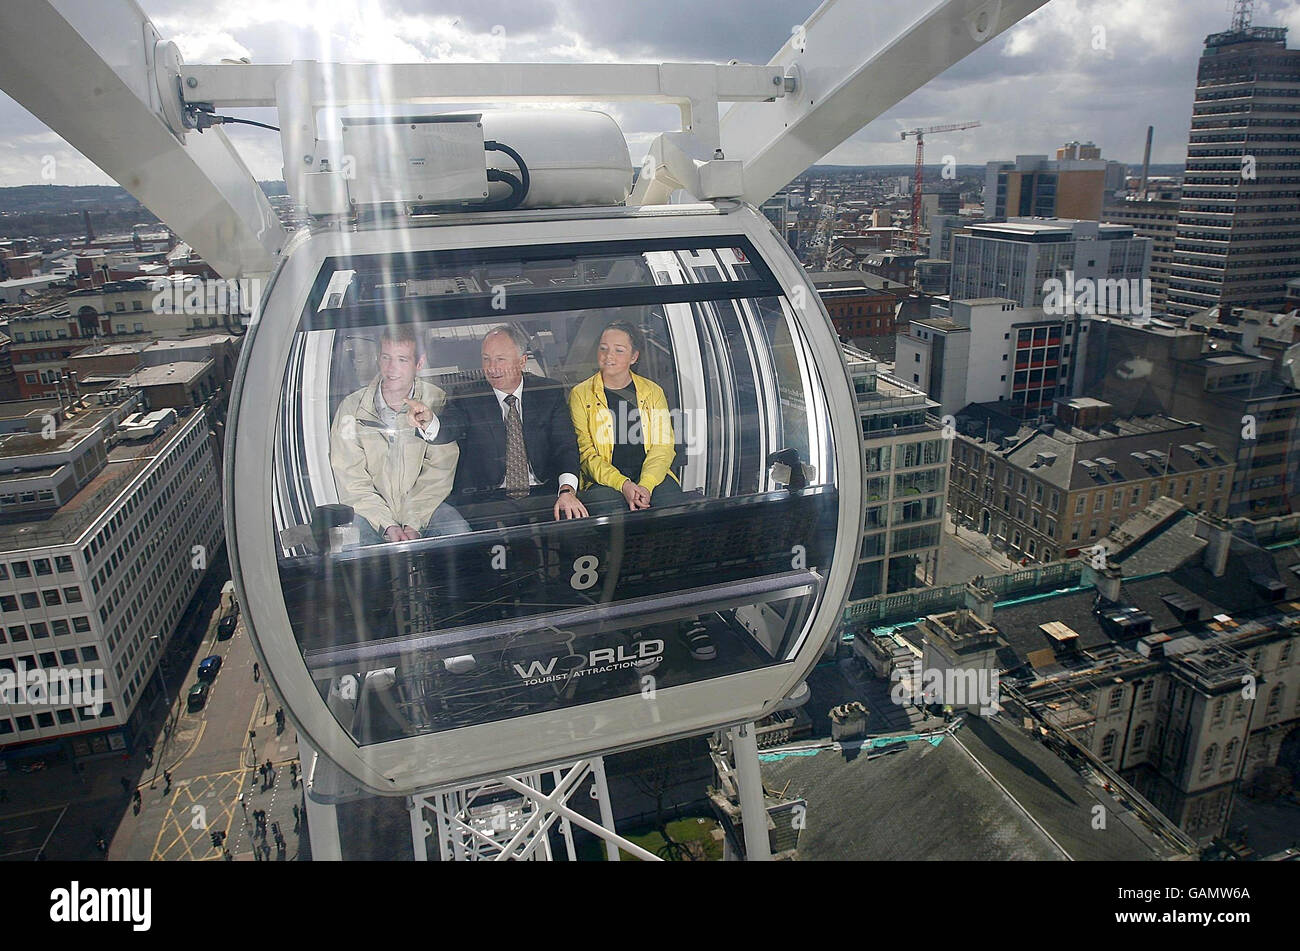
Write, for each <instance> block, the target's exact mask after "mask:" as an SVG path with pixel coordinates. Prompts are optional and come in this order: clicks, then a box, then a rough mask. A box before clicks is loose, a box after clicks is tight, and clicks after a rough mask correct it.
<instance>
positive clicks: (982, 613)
mask: <svg viewBox="0 0 1300 951" xmlns="http://www.w3.org/2000/svg"><path fill="white" fill-rule="evenodd" d="M963 600H964V603H965V607H966V610H968V611H970V613H971V614H973V615H974V616H975V617H977V618H979V619H980V620H981V621H983V622H984V623H985V624H992V623H993V605H994V603H995V601H994V594H993V592H992V591H991V590H990V589H989V588H986V587H984V578H983V576H976V577H975V578H972V579H971V580H970V581H968V582H967V583H966V591H965V593H964V595H963Z"/></svg>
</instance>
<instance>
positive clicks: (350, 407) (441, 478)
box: [330, 325, 470, 545]
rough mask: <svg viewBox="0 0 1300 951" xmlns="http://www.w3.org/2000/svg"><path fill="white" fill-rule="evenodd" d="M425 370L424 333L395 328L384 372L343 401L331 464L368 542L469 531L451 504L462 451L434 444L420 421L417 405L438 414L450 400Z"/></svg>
mask: <svg viewBox="0 0 1300 951" xmlns="http://www.w3.org/2000/svg"><path fill="white" fill-rule="evenodd" d="M423 367H424V353H423V349H422V346H421V343H420V339H419V335H418V333H417V332H416V331H415V330H414V329H413V328H411V327H410V326H407V325H402V326H397V327H389V328H388V329H386V330H385V331H384V334H383V337H382V338H381V339H380V347H379V375H378V376H376V377H375V379H373V380H372V381H370V383H369V384H368V385H366V386H364V387H362V388H361V389H360V390H357V391H356V392H355V393H353V394H351V395H350V396H348V397H347V398H346V399H344V400H343V402H342V403H341V404H340V405H339V409H338V412H337V413H336V414H335V416H334V425H333V427H332V428H331V430H330V464H331V466H332V467H333V469H334V481H335V484H336V485H337V487H338V493H339V501H340V502H341V503H343V504H344V505H350V506H352V508H353V510H354V511H355V512H356V522H357V525H358V528H359V530H360V534H361V544H363V545H375V544H379V543H380V542H400V541H411V540H414V539H417V538H420V537H422V536H423V537H429V536H432V535H454V534H457V533H460V532H468V531H469V530H470V529H469V526H468V525H467V524H466V522H465V520H464V519H463V518H461V517H460V515H459V514H458V513H457V512H456V510H455V509H454V508H452V507H451V506H450V505H448V504H446V499H447V496H448V494H449V493H450V492H451V489H452V483H453V481H454V479H455V477H456V462H457V459H458V458H459V456H460V450H459V449H458V448H457V447H456V445H454V444H449V443H444V444H441V445H435V444H434V443H432V442H431V441H429V439H428V438H426V437H425V435H424V434H423V433H421V432H420V430H419V428H418V427H417V426H416V425H414V422H413V416H414V414H413V413H412V411H411V410H412V407H413V406H416V405H418V406H420V407H424V408H425V411H426V412H432V413H436V412H438V411H439V410H441V409H442V408H443V406H444V405H445V403H446V399H447V395H446V394H445V393H444V392H443V391H442V390H441V389H439V388H438V387H436V386H434V385H433V384H432V383H426V382H425V381H423V380H419V379H417V378H416V374H417V373H418V372H419V371H420V370H421V369H422V368H423Z"/></svg>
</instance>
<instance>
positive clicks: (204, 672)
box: [199, 654, 221, 682]
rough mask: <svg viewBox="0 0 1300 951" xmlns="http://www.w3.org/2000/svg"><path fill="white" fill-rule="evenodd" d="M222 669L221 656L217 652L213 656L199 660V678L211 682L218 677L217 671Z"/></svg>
mask: <svg viewBox="0 0 1300 951" xmlns="http://www.w3.org/2000/svg"><path fill="white" fill-rule="evenodd" d="M220 669H221V658H220V657H218V656H217V655H216V654H213V655H212V656H211V657H205V658H203V660H201V661H199V680H206V681H209V682H211V681H212V680H214V679H216V676H217V671H218V670H220Z"/></svg>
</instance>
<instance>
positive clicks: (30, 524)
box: [0, 406, 194, 551]
mask: <svg viewBox="0 0 1300 951" xmlns="http://www.w3.org/2000/svg"><path fill="white" fill-rule="evenodd" d="M113 409H121V407H120V406H119V407H113ZM193 418H194V413H193V411H189V413H188V414H186V415H184V416H182V417H181V419H180V420H179V421H178V422H177V424H176V425H174V426H170V427H168V428H167V429H166V430H164V431H163V432H161V433H159V434H158V435H157V436H156V437H154V438H153V439H150V440H147V441H143V442H129V443H128V442H123V443H119V444H118V445H117V446H115V447H113V449H112V450H110V451H109V453H108V464H107V465H105V466H104V468H103V469H101V470H100V471H99V473H98V474H97V475H96V476H95V477H94V478H93V479H91V480H90V481H89V482H88V483H86V484H85V485H84V486H82V487H81V489H80V490H79V491H78V492H77V494H76V495H74V496H73V497H72V498H71V499H69V500H68V501H67V502H66V503H64V504H63V505H62V506H61V507H60V508H59V509H58V510H57V511H56V512H54V513H53V514H51V515H49V516H47V517H44V518H36V517H33V518H30V519H28V520H26V521H22V522H12V523H9V524H0V550H4V551H16V550H19V549H23V548H34V547H37V546H47V545H61V544H71V543H75V542H76V541H77V540H78V539H79V538H80V537H81V534H82V533H83V532H84V531H85V530H86V529H87V528H89V527H90V526H91V525H92V524H93V523H94V522H95V520H96V519H98V518H99V516H100V515H102V514H103V513H104V512H105V511H106V510H107V509H108V508H109V506H110V505H111V504H112V503H113V501H114V500H115V499H116V498H117V497H118V496H119V495H121V494H122V492H124V491H125V490H126V488H127V486H128V485H129V484H130V483H131V481H132V480H133V479H134V478H135V477H136V476H137V475H138V474H139V473H140V471H141V470H142V469H144V468H145V467H146V466H147V465H148V464H149V463H150V462H151V461H153V459H154V457H155V456H158V455H159V454H161V453H162V452H163V451H164V450H165V449H166V447H167V446H168V445H169V444H170V443H171V442H172V440H175V439H178V438H180V436H181V434H182V432H184V431H185V430H186V429H187V426H188V424H189V423H191V421H192V420H193Z"/></svg>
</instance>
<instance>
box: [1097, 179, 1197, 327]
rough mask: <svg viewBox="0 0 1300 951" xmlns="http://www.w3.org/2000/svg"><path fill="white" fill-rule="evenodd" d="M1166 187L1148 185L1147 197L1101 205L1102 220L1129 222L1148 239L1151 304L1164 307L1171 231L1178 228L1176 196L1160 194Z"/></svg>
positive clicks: (1170, 261)
mask: <svg viewBox="0 0 1300 951" xmlns="http://www.w3.org/2000/svg"><path fill="white" fill-rule="evenodd" d="M1165 194H1167V191H1166V190H1159V191H1156V190H1152V189H1148V190H1147V194H1146V197H1145V198H1144V197H1143V196H1141V195H1134V196H1130V197H1128V198H1125V199H1123V200H1122V201H1116V202H1114V203H1112V204H1109V205H1107V206H1106V207H1105V208H1104V209H1102V213H1101V220H1102V221H1104V222H1108V223H1110V224H1117V225H1128V226H1129V227H1130V228H1132V229H1133V233H1134V234H1136V235H1138V236H1139V237H1142V238H1150V239H1151V306H1152V307H1153V308H1154V309H1155V310H1157V311H1163V310H1164V309H1165V298H1166V297H1167V296H1168V293H1169V275H1170V272H1171V271H1172V270H1173V266H1174V233H1175V231H1176V230H1177V228H1178V199H1177V198H1176V197H1172V198H1166V197H1162V196H1163V195H1165Z"/></svg>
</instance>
